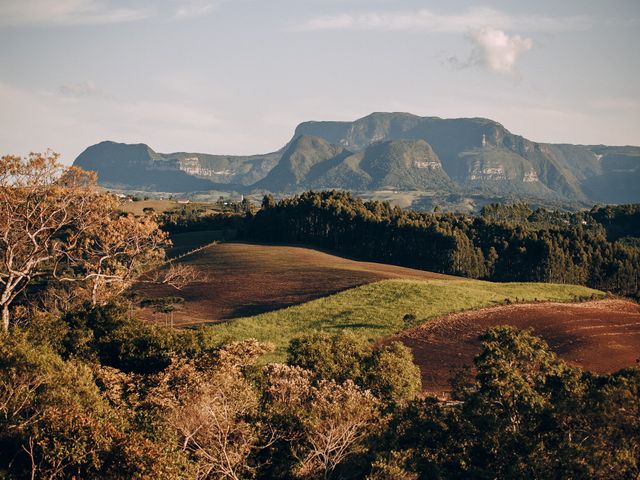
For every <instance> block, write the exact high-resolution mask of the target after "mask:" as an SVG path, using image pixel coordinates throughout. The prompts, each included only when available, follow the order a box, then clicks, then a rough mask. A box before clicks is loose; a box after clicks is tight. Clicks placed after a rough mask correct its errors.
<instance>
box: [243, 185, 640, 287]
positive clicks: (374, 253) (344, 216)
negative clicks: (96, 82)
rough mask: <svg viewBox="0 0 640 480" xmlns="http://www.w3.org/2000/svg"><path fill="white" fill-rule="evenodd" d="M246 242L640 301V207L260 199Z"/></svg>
mask: <svg viewBox="0 0 640 480" xmlns="http://www.w3.org/2000/svg"><path fill="white" fill-rule="evenodd" d="M242 232H243V234H244V235H245V238H247V239H251V240H256V241H267V242H286V243H303V244H308V245H315V246H318V247H321V248H325V249H329V250H331V251H334V252H339V253H342V254H345V255H348V256H352V257H354V258H358V259H364V260H373V261H377V262H387V263H394V264H398V265H404V266H408V267H413V268H420V269H424V270H431V271H435V272H442V273H448V274H453V275H460V276H464V277H470V278H480V279H487V280H493V281H534V282H554V283H575V284H582V285H588V286H590V287H593V288H597V289H601V290H605V291H610V292H612V293H616V294H619V295H625V296H630V297H635V298H638V295H639V286H640V248H639V244H638V237H639V236H640V206H638V205H623V206H618V207H611V206H609V207H594V208H593V209H592V210H591V211H590V212H578V213H568V212H561V211H549V210H545V209H537V210H532V209H531V208H530V207H528V206H527V205H525V204H515V205H497V204H496V205H488V206H486V207H484V208H483V210H482V212H481V214H480V215H478V216H470V215H462V214H451V213H447V214H444V213H438V212H434V213H424V212H417V211H412V210H402V209H400V208H399V207H392V206H390V205H389V204H388V203H383V202H377V201H370V202H364V201H362V200H360V199H358V198H356V197H354V196H352V195H351V194H350V193H347V192H338V191H325V192H307V193H304V194H302V195H297V196H294V197H290V198H285V199H283V200H281V201H279V202H276V201H274V200H273V198H272V197H270V196H267V197H265V198H264V200H263V203H262V208H261V209H260V210H259V211H258V212H257V213H256V214H255V215H251V214H249V215H247V217H246V221H245V223H244V228H243V229H242Z"/></svg>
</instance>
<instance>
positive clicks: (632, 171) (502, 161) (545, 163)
mask: <svg viewBox="0 0 640 480" xmlns="http://www.w3.org/2000/svg"><path fill="white" fill-rule="evenodd" d="M74 165H78V166H80V167H83V168H85V169H89V170H95V171H97V172H98V177H99V182H100V183H101V184H103V185H105V186H111V187H113V186H124V187H135V188H139V189H141V190H150V191H152V190H156V191H168V192H194V191H207V190H222V191H237V192H243V193H251V192H254V193H257V192H263V191H264V192H271V193H276V194H280V193H294V192H299V191H302V190H305V189H310V188H313V189H319V188H323V189H324V188H338V189H345V190H354V191H375V190H383V189H392V190H398V191H428V192H437V193H440V194H452V193H453V194H486V195H511V196H518V195H522V196H523V197H527V198H529V197H533V198H539V199H541V200H549V201H553V202H578V203H581V204H585V205H586V204H588V203H596V202H604V203H633V202H640V187H639V185H640V147H635V146H606V145H572V144H566V143H563V144H552V143H540V142H533V141H531V140H528V139H527V138H525V137H523V136H521V135H516V134H513V133H511V132H510V131H509V130H507V129H506V128H505V127H504V126H503V125H502V124H500V123H498V122H496V121H494V120H491V119H487V118H479V117H478V118H455V119H443V118H439V117H420V116H417V115H413V114H410V113H403V112H396V113H385V112H374V113H372V114H370V115H367V116H365V117H362V118H360V119H357V120H355V121H352V122H348V121H308V122H303V123H300V124H299V125H298V126H297V127H296V129H295V132H294V135H293V137H292V139H291V140H290V141H289V142H288V143H287V144H286V145H285V146H284V147H283V148H281V149H280V150H277V151H275V152H272V153H267V154H262V155H245V156H233V155H210V154H201V153H188V152H176V153H170V154H163V153H158V152H155V151H154V150H153V149H152V148H150V147H149V146H147V145H145V144H134V145H127V144H121V143H116V142H101V143H99V144H97V145H93V146H91V147H89V148H87V149H86V150H85V151H84V152H83V153H82V154H81V155H80V156H79V157H78V158H77V159H76V161H75V162H74ZM123 167H126V168H123Z"/></svg>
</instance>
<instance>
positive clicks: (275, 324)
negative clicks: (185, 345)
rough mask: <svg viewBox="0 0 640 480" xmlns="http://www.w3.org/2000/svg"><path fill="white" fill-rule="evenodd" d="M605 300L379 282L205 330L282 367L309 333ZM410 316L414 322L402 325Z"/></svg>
mask: <svg viewBox="0 0 640 480" xmlns="http://www.w3.org/2000/svg"><path fill="white" fill-rule="evenodd" d="M592 295H593V296H596V297H601V296H603V295H604V294H603V293H602V292H599V291H597V290H592V289H590V288H586V287H581V286H576V285H558V284H542V283H491V282H483V281H469V280H383V281H380V282H376V283H371V284H368V285H363V286H360V287H356V288H352V289H349V290H345V291H342V292H340V293H337V294H335V295H330V296H328V297H324V298H320V299H317V300H313V301H310V302H307V303H304V304H301V305H296V306H292V307H289V308H284V309H281V310H276V311H272V312H268V313H264V314H261V315H256V316H252V317H245V318H238V319H235V320H231V321H228V322H223V323H218V324H213V325H210V326H208V327H207V330H208V332H209V334H211V335H213V336H214V337H216V338H220V339H243V338H256V339H258V340H260V341H265V342H271V343H273V344H274V345H275V346H276V351H275V352H274V353H272V354H271V355H269V356H267V357H266V358H265V361H267V362H268V361H282V360H283V359H284V358H285V352H286V348H287V345H288V343H289V341H290V340H291V339H292V338H294V337H296V336H299V335H302V334H304V333H309V332H313V331H325V332H336V333H337V332H340V331H344V330H349V331H352V332H354V333H356V334H357V335H359V336H362V337H365V338H367V339H369V340H374V339H377V338H380V337H384V336H388V335H392V334H395V333H398V332H399V331H401V330H403V329H405V328H408V327H412V326H415V325H416V324H419V323H422V322H425V321H428V320H429V319H430V318H435V317H439V316H442V315H446V314H449V313H454V312H460V311H464V310H470V309H478V308H482V307H488V306H494V305H499V304H503V303H505V300H506V299H509V300H510V301H511V302H516V301H527V302H532V301H536V300H537V301H557V302H569V301H573V300H576V299H578V298H589V297H591V296H592ZM407 314H410V315H413V316H414V317H415V320H412V321H409V322H407V321H405V320H404V317H405V315H407Z"/></svg>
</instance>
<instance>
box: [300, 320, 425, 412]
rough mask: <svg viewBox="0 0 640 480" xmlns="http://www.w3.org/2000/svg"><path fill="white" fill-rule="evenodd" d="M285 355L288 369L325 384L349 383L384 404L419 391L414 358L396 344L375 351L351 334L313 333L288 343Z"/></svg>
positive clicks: (408, 397) (406, 397) (419, 383)
mask: <svg viewBox="0 0 640 480" xmlns="http://www.w3.org/2000/svg"><path fill="white" fill-rule="evenodd" d="M288 354H289V356H288V360H287V363H288V364H289V365H294V366H297V367H300V368H304V369H306V370H309V371H311V372H313V373H314V374H315V375H317V376H318V377H319V378H322V379H325V380H334V381H336V382H338V383H344V382H345V381H347V380H351V381H353V382H354V383H355V384H356V385H358V386H360V387H362V388H364V389H367V390H371V391H372V393H373V394H374V395H375V396H376V397H377V398H379V399H380V400H383V401H384V402H386V403H391V404H394V403H399V402H403V401H406V400H411V399H413V398H415V396H416V395H417V394H418V393H419V392H420V390H421V389H422V382H421V380H420V370H419V369H418V367H417V366H416V365H415V364H414V363H413V354H412V353H411V350H409V349H408V348H407V347H405V346H404V345H403V344H401V343H399V342H393V343H391V344H390V345H385V346H378V347H376V346H375V345H374V344H372V343H370V342H367V341H366V340H365V339H363V338H361V337H358V336H356V335H354V334H353V333H351V332H344V333H342V334H338V335H331V334H327V333H313V334H309V335H304V336H302V337H298V338H294V339H293V340H291V343H290V344H289V349H288Z"/></svg>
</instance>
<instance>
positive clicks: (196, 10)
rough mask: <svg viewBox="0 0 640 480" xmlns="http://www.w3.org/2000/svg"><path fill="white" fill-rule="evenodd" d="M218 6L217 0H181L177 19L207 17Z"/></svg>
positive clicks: (176, 14)
mask: <svg viewBox="0 0 640 480" xmlns="http://www.w3.org/2000/svg"><path fill="white" fill-rule="evenodd" d="M216 4H217V2H216V1H215V0H179V1H178V8H177V10H176V13H175V17H176V18H178V19H184V18H193V17H199V16H202V15H207V14H208V13H211V12H212V11H213V9H214V7H215V6H216Z"/></svg>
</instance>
